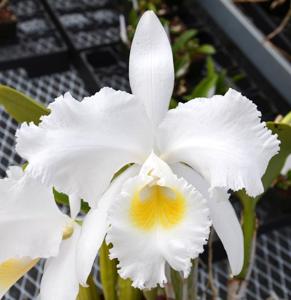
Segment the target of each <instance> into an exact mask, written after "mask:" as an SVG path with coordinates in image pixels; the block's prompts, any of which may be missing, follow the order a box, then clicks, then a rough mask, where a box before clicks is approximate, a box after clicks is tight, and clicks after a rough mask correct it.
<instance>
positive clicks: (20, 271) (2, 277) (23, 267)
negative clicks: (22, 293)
mask: <svg viewBox="0 0 291 300" xmlns="http://www.w3.org/2000/svg"><path fill="white" fill-rule="evenodd" d="M38 261H39V259H30V258H21V259H9V260H7V261H4V262H3V263H1V264H0V295H3V294H4V293H5V292H6V291H8V289H9V288H10V287H11V286H12V285H13V284H14V283H16V281H17V280H18V279H20V278H21V277H22V276H23V275H24V274H25V273H26V272H28V271H29V270H30V269H31V268H32V267H34V266H35V265H36V264H37V262H38Z"/></svg>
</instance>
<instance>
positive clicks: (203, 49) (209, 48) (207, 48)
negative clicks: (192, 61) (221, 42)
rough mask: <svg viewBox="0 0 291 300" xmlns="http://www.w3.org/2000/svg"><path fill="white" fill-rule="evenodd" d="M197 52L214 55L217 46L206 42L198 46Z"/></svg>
mask: <svg viewBox="0 0 291 300" xmlns="http://www.w3.org/2000/svg"><path fill="white" fill-rule="evenodd" d="M196 52H197V53H201V54H205V55H213V54H215V52H216V51H215V48H214V47H213V46H212V45H209V44H204V45H202V46H200V47H198V48H197V50H196Z"/></svg>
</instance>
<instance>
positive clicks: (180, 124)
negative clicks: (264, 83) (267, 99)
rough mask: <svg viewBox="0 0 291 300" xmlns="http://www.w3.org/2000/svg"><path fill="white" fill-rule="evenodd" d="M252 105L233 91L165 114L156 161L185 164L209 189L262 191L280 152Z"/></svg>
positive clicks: (202, 99) (274, 139) (252, 192)
mask: <svg viewBox="0 0 291 300" xmlns="http://www.w3.org/2000/svg"><path fill="white" fill-rule="evenodd" d="M260 117H261V113H260V112H259V111H258V110H257V107H256V105H255V104H254V103H252V102H251V101H250V100H248V99H247V98H246V97H243V96H242V95H241V94H240V93H238V92H236V91H235V90H232V89H229V91H228V92H227V93H226V94H225V95H224V96H214V97H212V98H208V99H207V98H199V99H195V100H193V101H190V102H188V103H186V104H183V105H182V104H181V105H179V106H178V108H177V109H173V110H170V111H169V112H168V114H167V116H166V118H165V119H164V121H163V122H162V124H161V126H160V128H159V133H158V144H159V149H160V152H161V157H162V158H163V159H165V160H166V161H167V162H168V163H175V162H184V163H186V164H188V165H190V166H191V167H192V168H193V169H195V170H196V171H197V172H199V173H200V174H201V175H202V176H203V177H204V178H205V179H206V180H207V182H209V183H210V186H211V187H212V188H213V187H224V188H227V189H229V188H230V189H232V190H235V191H236V190H240V189H242V188H245V189H246V191H247V193H248V194H249V195H250V196H256V195H258V194H260V193H262V192H263V190H264V189H263V184H262V181H261V178H262V176H263V174H264V173H265V171H266V168H267V166H268V163H269V161H270V159H271V158H272V157H273V156H274V155H275V154H276V153H278V151H279V143H280V142H279V141H278V139H277V136H276V135H272V132H271V131H270V130H269V129H267V128H266V126H265V123H264V122H261V121H260Z"/></svg>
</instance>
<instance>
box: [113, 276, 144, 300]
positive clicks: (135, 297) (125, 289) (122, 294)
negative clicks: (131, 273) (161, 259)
mask: <svg viewBox="0 0 291 300" xmlns="http://www.w3.org/2000/svg"><path fill="white" fill-rule="evenodd" d="M118 299H119V300H142V299H143V294H142V291H141V290H139V289H136V288H134V287H132V282H131V281H130V280H129V279H126V280H124V279H122V278H121V277H119V276H118Z"/></svg>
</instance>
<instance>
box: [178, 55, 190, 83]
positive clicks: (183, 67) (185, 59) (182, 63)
mask: <svg viewBox="0 0 291 300" xmlns="http://www.w3.org/2000/svg"><path fill="white" fill-rule="evenodd" d="M190 64H191V58H190V56H189V54H188V53H186V54H185V55H183V56H181V57H178V58H176V60H175V70H176V72H175V76H176V78H180V77H182V76H184V75H185V74H186V73H187V71H188V69H189V66H190Z"/></svg>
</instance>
